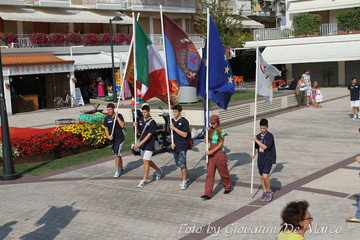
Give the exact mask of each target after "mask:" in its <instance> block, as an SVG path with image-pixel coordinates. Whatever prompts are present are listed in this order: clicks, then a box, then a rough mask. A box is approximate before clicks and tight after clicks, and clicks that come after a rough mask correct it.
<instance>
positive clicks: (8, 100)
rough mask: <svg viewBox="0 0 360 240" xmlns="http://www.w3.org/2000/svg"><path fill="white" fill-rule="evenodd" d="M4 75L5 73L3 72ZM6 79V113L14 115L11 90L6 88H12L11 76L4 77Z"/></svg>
mask: <svg viewBox="0 0 360 240" xmlns="http://www.w3.org/2000/svg"><path fill="white" fill-rule="evenodd" d="M3 73H4V71H3ZM3 79H4V94H5V96H4V97H5V105H6V111H7V113H8V115H12V105H11V88H10V87H9V88H6V86H10V85H9V84H11V83H10V77H9V76H5V75H4V76H3Z"/></svg>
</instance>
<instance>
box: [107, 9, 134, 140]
mask: <svg viewBox="0 0 360 240" xmlns="http://www.w3.org/2000/svg"><path fill="white" fill-rule="evenodd" d="M139 17H140V13H138V14H137V18H136V19H137V20H139ZM133 45H134V37H132V38H131V42H130V47H129V51H128V56H129V57H128V60H127V62H126V65H125V71H124V72H122V71H121V69H122V68H121V59H120V56H119V59H120V65H119V67H120V77H121V79H120V84H121V87H120V96H119V98H118V102H117V105H116V112H117V111H118V110H119V105H120V98H121V96H122V95H123V93H124V85H125V76H126V72H127V69H128V67H129V60H130V54H131V48H132V46H133ZM121 72H122V74H121ZM115 93H116V89H115ZM113 94H114V91H113ZM124 100H125V98H124ZM135 100H136V99H135ZM114 128H115V121H114V123H113V128H112V131H111V135H110V136H112V135H113V134H114ZM135 140H136V139H135ZM135 142H136V141H135Z"/></svg>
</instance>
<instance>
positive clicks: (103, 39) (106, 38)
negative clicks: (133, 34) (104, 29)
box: [98, 33, 110, 43]
mask: <svg viewBox="0 0 360 240" xmlns="http://www.w3.org/2000/svg"><path fill="white" fill-rule="evenodd" d="M98 41H99V43H109V42H110V33H101V34H99V36H98Z"/></svg>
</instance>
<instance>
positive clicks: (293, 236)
mask: <svg viewBox="0 0 360 240" xmlns="http://www.w3.org/2000/svg"><path fill="white" fill-rule="evenodd" d="M308 209H309V203H308V202H307V201H298V202H295V201H293V202H290V203H288V204H287V205H286V207H285V208H284V209H283V210H282V212H281V219H282V224H281V230H280V234H279V236H278V240H306V239H305V237H304V235H305V232H306V231H307V230H308V228H309V227H310V225H311V223H312V221H313V217H312V216H311V215H310V213H309V210H308Z"/></svg>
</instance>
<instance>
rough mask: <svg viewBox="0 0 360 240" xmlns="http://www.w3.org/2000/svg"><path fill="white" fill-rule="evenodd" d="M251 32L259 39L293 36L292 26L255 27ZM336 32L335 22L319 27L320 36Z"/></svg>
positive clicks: (335, 33)
mask: <svg viewBox="0 0 360 240" xmlns="http://www.w3.org/2000/svg"><path fill="white" fill-rule="evenodd" d="M253 34H254V39H259V40H260V41H261V40H272V39H282V38H293V37H295V34H294V29H293V28H291V29H290V28H285V29H280V28H265V29H256V30H254V32H253ZM337 34H338V28H337V23H326V24H321V26H320V29H319V35H320V36H329V35H337Z"/></svg>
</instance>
